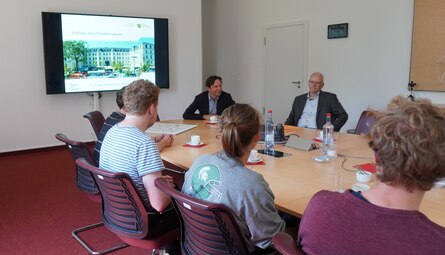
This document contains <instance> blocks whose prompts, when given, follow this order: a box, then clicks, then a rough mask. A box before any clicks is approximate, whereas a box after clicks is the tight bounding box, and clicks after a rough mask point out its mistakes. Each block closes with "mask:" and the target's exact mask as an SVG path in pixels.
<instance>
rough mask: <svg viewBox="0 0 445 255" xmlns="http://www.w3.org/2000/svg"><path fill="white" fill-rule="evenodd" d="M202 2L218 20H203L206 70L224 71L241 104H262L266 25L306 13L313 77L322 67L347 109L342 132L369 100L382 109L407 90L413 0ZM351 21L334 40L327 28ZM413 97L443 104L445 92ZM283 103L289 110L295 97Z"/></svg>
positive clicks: (229, 88) (328, 87) (330, 88)
mask: <svg viewBox="0 0 445 255" xmlns="http://www.w3.org/2000/svg"><path fill="white" fill-rule="evenodd" d="M202 8H203V12H209V13H207V14H206V15H207V17H211V18H212V19H214V20H212V21H211V24H213V26H208V27H204V26H203V40H204V42H208V41H210V42H213V44H212V45H205V47H204V51H203V55H204V61H203V66H204V71H203V73H206V72H209V71H211V72H215V73H218V74H219V75H221V76H222V77H223V81H224V83H223V87H224V89H225V90H227V91H228V92H230V93H232V96H233V97H234V98H235V100H236V101H237V102H247V103H251V104H252V105H254V106H255V107H257V108H258V109H261V108H262V105H263V98H264V95H263V87H264V85H265V73H264V66H265V63H264V60H265V58H264V45H263V29H264V27H265V26H267V25H270V24H274V23H282V22H287V21H297V20H302V19H308V20H309V60H308V62H309V63H308V75H309V74H310V73H312V72H313V71H321V72H322V73H324V74H325V79H326V81H325V83H326V85H325V87H324V90H326V91H331V92H334V93H336V94H337V95H338V97H339V99H340V101H341V103H342V104H343V106H344V107H345V109H346V110H347V112H348V113H349V120H348V122H347V123H346V125H345V126H344V127H343V129H342V131H345V130H346V129H349V128H354V127H355V125H356V123H357V120H358V117H359V115H360V113H361V111H363V110H364V109H366V108H367V107H368V106H369V107H373V108H377V109H382V108H384V107H385V106H386V104H387V103H388V101H389V100H390V98H391V97H393V96H395V95H399V94H403V95H408V94H409V92H408V90H407V87H408V86H407V84H408V82H409V67H410V54H411V32H412V18H413V0H393V1H385V0H374V1H368V0H336V1H323V0H277V1H268V0H206V1H203V3H202ZM345 22H347V23H349V37H348V38H346V39H333V40H328V39H327V26H328V25H329V24H337V23H345ZM203 24H209V23H208V21H207V20H205V19H203ZM209 35H212V36H213V38H211V40H209V39H208V38H207V37H208V36H209ZM415 95H416V96H418V97H428V98H430V99H431V100H432V101H433V102H435V103H443V102H445V93H440V92H416V93H415ZM283 103H284V104H287V105H289V110H290V107H291V104H292V102H283ZM283 121H284V120H283Z"/></svg>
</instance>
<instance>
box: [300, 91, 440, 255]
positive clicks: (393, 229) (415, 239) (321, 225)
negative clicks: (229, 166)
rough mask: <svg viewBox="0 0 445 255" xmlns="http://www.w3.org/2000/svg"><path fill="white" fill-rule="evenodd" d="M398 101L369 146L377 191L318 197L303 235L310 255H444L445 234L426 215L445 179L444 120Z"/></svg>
mask: <svg viewBox="0 0 445 255" xmlns="http://www.w3.org/2000/svg"><path fill="white" fill-rule="evenodd" d="M393 101H397V104H390V105H391V108H393V109H392V110H391V111H389V112H387V113H384V114H382V115H380V116H378V118H377V122H376V124H375V126H374V128H373V129H372V132H371V141H370V142H369V145H370V147H371V148H372V149H373V151H374V155H375V161H376V165H377V184H376V185H375V187H374V188H372V189H370V190H368V191H364V192H355V191H352V190H348V191H345V192H344V193H335V192H330V191H320V192H318V193H317V194H315V195H314V197H313V198H312V200H311V201H310V202H309V205H308V206H307V208H306V210H305V212H304V214H303V217H302V219H301V223H300V229H299V233H298V243H299V245H300V246H301V248H302V250H303V251H304V252H305V253H307V254H444V252H445V228H444V227H441V226H439V225H437V224H435V223H434V222H432V221H430V220H429V219H428V218H427V217H426V216H425V215H424V214H422V213H421V212H419V208H420V204H421V202H422V199H423V196H424V195H425V192H426V191H428V190H430V189H431V188H432V187H433V185H434V183H435V182H436V181H437V180H439V179H440V178H443V177H445V115H444V113H443V112H442V111H441V110H440V109H439V108H437V107H435V106H433V105H432V104H431V102H430V101H428V100H425V99H416V101H414V102H410V101H408V100H406V99H401V97H397V98H395V99H394V100H393ZM394 106H395V107H394Z"/></svg>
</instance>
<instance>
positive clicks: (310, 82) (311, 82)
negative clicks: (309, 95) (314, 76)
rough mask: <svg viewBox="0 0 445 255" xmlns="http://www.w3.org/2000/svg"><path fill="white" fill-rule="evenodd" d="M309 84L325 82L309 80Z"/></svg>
mask: <svg viewBox="0 0 445 255" xmlns="http://www.w3.org/2000/svg"><path fill="white" fill-rule="evenodd" d="M309 84H311V85H314V84H315V85H321V84H323V82H320V81H309Z"/></svg>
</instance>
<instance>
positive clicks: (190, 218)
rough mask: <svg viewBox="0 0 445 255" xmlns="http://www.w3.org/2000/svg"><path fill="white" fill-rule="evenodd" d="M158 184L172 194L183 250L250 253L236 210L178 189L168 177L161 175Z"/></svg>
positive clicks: (191, 252)
mask: <svg viewBox="0 0 445 255" xmlns="http://www.w3.org/2000/svg"><path fill="white" fill-rule="evenodd" d="M155 186H156V187H157V188H158V189H160V190H162V191H163V192H165V193H166V194H168V195H170V197H171V199H172V201H173V205H174V206H175V208H176V211H177V212H178V214H179V216H180V217H179V220H180V223H181V252H182V254H183V255H195V254H238V255H246V254H249V252H248V248H247V247H248V246H247V244H246V243H245V241H244V240H245V239H244V238H243V236H242V233H241V231H240V228H239V226H238V223H237V222H236V220H235V218H234V216H233V214H232V210H230V209H229V208H227V207H226V206H224V205H222V204H214V203H210V202H206V201H204V200H200V199H196V198H193V197H190V196H188V195H186V194H184V193H181V192H180V191H178V190H176V189H174V188H173V187H172V186H171V185H170V184H169V183H167V182H166V180H165V179H164V178H157V179H156V180H155ZM269 252H271V250H266V251H261V250H257V251H255V252H253V253H252V254H267V253H269Z"/></svg>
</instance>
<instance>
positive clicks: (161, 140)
mask: <svg viewBox="0 0 445 255" xmlns="http://www.w3.org/2000/svg"><path fill="white" fill-rule="evenodd" d="M154 140H155V142H156V144H157V145H158V150H159V151H162V150H163V149H164V148H165V147H169V146H171V145H172V144H173V142H174V139H173V135H167V134H162V135H158V136H156V137H155V138H154Z"/></svg>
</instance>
